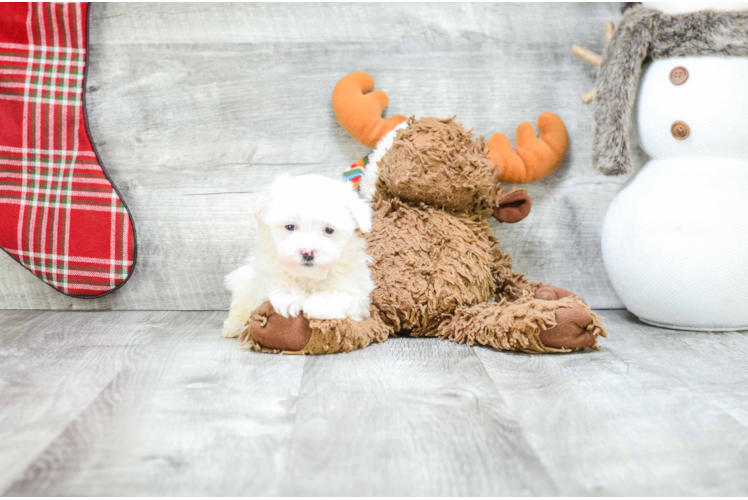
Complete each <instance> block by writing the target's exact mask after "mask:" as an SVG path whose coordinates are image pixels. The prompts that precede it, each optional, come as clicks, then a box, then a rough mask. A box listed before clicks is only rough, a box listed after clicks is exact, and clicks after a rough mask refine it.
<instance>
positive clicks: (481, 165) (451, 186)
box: [379, 117, 498, 216]
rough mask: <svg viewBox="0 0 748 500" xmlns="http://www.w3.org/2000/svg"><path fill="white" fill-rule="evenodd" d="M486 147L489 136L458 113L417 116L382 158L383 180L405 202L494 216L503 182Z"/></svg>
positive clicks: (410, 121)
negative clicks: (461, 120) (476, 134)
mask: <svg viewBox="0 0 748 500" xmlns="http://www.w3.org/2000/svg"><path fill="white" fill-rule="evenodd" d="M483 149H484V144H483V138H482V137H479V138H477V139H476V138H475V137H474V134H473V131H472V130H468V131H466V130H465V129H464V127H463V126H462V124H461V123H457V122H455V121H454V117H452V118H447V119H444V120H442V119H438V118H421V119H420V120H416V119H415V118H411V119H410V120H408V128H406V129H404V130H401V131H400V132H399V133H398V134H397V137H396V138H395V141H394V142H393V143H392V147H391V148H390V149H389V151H387V154H385V155H384V157H383V158H382V161H381V162H379V178H380V179H381V180H382V181H383V182H384V185H385V187H386V188H387V190H388V191H389V193H390V194H391V195H392V196H394V197H397V198H400V199H401V200H404V201H409V202H416V203H426V204H429V205H432V206H435V207H440V208H442V209H445V210H449V211H451V212H468V213H476V212H477V213H481V214H484V213H487V214H490V213H491V211H492V210H493V206H491V205H490V203H489V202H490V201H493V200H494V198H495V196H496V188H497V187H498V186H497V183H496V177H495V174H494V165H493V163H491V161H489V159H488V158H487V157H486V154H485V152H484V151H483ZM486 216H487V215H486Z"/></svg>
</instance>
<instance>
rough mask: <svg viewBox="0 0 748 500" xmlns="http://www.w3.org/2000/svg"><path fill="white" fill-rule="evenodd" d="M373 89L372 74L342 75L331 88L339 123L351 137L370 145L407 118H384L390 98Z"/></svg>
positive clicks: (373, 145)
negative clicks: (383, 114)
mask: <svg viewBox="0 0 748 500" xmlns="http://www.w3.org/2000/svg"><path fill="white" fill-rule="evenodd" d="M372 90H374V79H372V77H370V76H369V75H367V74H366V73H351V74H350V75H348V76H345V77H343V78H342V79H341V80H340V81H339V82H338V84H337V85H335V90H333V91H332V109H333V110H334V111H335V117H336V118H337V119H338V123H340V125H341V126H342V127H343V128H344V129H345V131H346V132H348V133H349V134H351V137H353V138H354V139H356V140H357V141H358V142H360V143H362V144H365V145H367V146H369V147H371V148H373V147H375V146H376V145H377V143H378V142H379V140H380V139H381V138H382V137H384V136H385V135H386V134H387V132H389V131H390V130H392V129H393V128H395V127H397V126H398V125H399V124H400V123H401V122H404V121H405V120H407V118H406V117H405V116H402V115H396V116H393V117H392V118H387V119H386V120H384V119H382V112H383V111H384V108H386V107H387V103H389V101H390V99H389V98H388V97H387V94H385V93H384V92H382V91H381V90H376V91H374V92H372Z"/></svg>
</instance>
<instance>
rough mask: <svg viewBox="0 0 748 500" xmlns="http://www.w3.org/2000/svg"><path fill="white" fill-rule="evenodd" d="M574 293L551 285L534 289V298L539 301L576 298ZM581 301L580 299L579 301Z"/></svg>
mask: <svg viewBox="0 0 748 500" xmlns="http://www.w3.org/2000/svg"><path fill="white" fill-rule="evenodd" d="M576 296H577V295H576V294H575V293H572V292H570V291H569V290H565V289H563V288H561V287H557V286H553V285H540V286H539V287H537V288H536V289H535V298H536V299H540V300H558V299H563V298H564V297H576ZM580 300H581V299H580Z"/></svg>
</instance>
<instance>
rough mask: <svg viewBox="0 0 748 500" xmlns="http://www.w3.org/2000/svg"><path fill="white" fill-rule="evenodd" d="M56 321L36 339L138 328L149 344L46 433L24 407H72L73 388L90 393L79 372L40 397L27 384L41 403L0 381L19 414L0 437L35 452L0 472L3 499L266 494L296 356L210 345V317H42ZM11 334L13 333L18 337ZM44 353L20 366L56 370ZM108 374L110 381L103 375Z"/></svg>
mask: <svg viewBox="0 0 748 500" xmlns="http://www.w3.org/2000/svg"><path fill="white" fill-rule="evenodd" d="M16 314H17V315H18V314H19V313H16ZM60 314H67V318H68V321H67V322H62V324H63V325H65V328H64V329H63V333H61V334H58V333H57V329H56V328H54V327H51V326H50V325H49V324H48V323H47V324H44V323H42V327H43V328H44V330H43V331H45V333H47V335H49V333H50V332H55V334H54V337H57V338H62V337H64V339H70V338H72V339H74V340H73V342H78V341H80V338H83V339H86V338H90V337H93V336H95V335H96V334H101V337H102V338H110V339H111V338H112V337H114V336H115V335H118V334H121V333H122V332H121V327H122V326H124V325H128V326H130V328H131V329H132V331H134V332H137V331H139V330H145V332H143V333H144V334H145V335H146V336H147V337H148V338H149V342H148V343H147V345H146V348H145V349H143V350H141V351H140V353H139V354H140V355H139V356H138V360H137V362H133V363H129V364H126V365H122V366H118V365H119V364H112V367H111V368H110V370H109V371H108V372H107V371H104V372H105V373H109V374H110V376H109V379H110V380H109V382H108V383H107V384H106V385H105V387H103V388H101V387H99V388H98V390H97V391H96V393H95V394H94V397H93V398H90V400H89V401H87V405H86V406H85V409H83V410H82V411H80V410H78V411H75V412H74V414H72V415H69V418H68V419H67V420H66V422H65V423H66V425H65V426H63V427H59V426H54V427H53V426H50V422H48V421H47V418H45V415H44V414H41V413H39V412H38V411H37V410H34V409H33V408H32V406H36V405H39V404H40V403H41V404H49V403H52V402H55V401H65V402H66V403H68V402H69V401H70V402H72V401H75V400H77V399H80V397H81V396H82V395H83V394H82V391H81V389H80V388H79V386H80V385H81V384H83V385H84V386H85V385H87V384H89V382H88V381H87V380H86V379H85V377H86V376H88V375H89V374H87V373H80V372H78V371H76V370H75V368H74V367H68V370H67V372H66V373H65V376H66V377H68V380H67V381H66V382H67V383H65V384H59V385H57V386H55V387H53V388H52V389H50V388H43V387H41V388H40V387H38V385H43V382H42V381H38V382H37V381H35V382H36V383H35V384H34V385H33V388H36V389H40V390H41V389H44V390H46V391H47V392H46V394H45V395H44V396H45V397H42V398H41V401H39V400H37V399H36V398H35V397H34V396H35V395H34V394H28V395H26V397H24V394H23V393H22V391H21V389H22V387H19V386H18V383H17V382H15V381H14V380H13V379H10V380H8V382H9V383H8V384H7V387H8V388H9V389H11V390H13V389H15V390H14V399H11V400H10V401H11V403H13V402H14V401H15V402H16V405H17V406H22V405H25V406H28V407H29V408H28V411H27V412H26V415H25V418H23V419H22V418H21V415H20V414H19V413H17V412H14V413H13V415H12V416H11V415H10V414H9V415H8V417H9V418H13V419H14V420H13V421H11V422H8V423H7V424H8V425H7V426H6V425H4V426H3V430H4V431H5V432H7V433H9V434H10V433H12V432H14V431H15V432H16V433H17V431H18V430H22V431H24V433H22V434H21V435H20V437H19V436H17V437H16V438H15V439H16V441H17V442H18V443H19V449H18V453H17V455H18V454H19V453H20V452H21V451H22V449H21V447H20V445H22V444H24V443H25V444H26V445H29V444H37V445H38V446H36V447H35V448H31V449H30V448H29V447H28V446H27V447H26V448H25V450H26V454H25V455H22V458H25V459H26V460H28V459H33V463H32V464H30V465H29V464H28V462H24V461H22V462H21V465H20V466H16V467H14V468H13V469H12V470H11V471H8V470H7V469H5V470H3V472H2V473H0V478H2V481H0V485H5V486H8V483H11V484H10V487H9V488H7V490H6V491H5V494H7V495H73V496H78V495H80V496H89V495H94V496H97V495H102V496H104V495H112V494H115V493H116V494H118V495H140V494H150V495H219V494H220V495H232V496H236V495H267V494H273V493H276V492H277V490H278V488H279V485H280V484H281V473H282V472H283V469H282V465H283V458H284V455H285V452H284V447H283V443H284V441H287V440H288V438H290V433H291V429H292V425H293V422H294V417H295V413H294V408H295V403H296V399H297V395H298V391H299V386H300V381H301V375H302V370H303V362H304V360H303V358H299V357H280V356H257V355H252V354H248V353H246V352H244V351H242V350H240V349H238V347H237V346H238V344H237V342H236V341H235V340H227V339H222V338H221V337H220V330H219V328H220V324H221V319H222V318H221V316H222V315H221V313H212V312H211V313H193V312H179V313H174V312H170V313H158V315H157V316H156V319H158V320H160V321H153V319H150V318H148V315H150V316H151V317H153V316H154V313H129V312H127V313H116V314H115V313H109V314H107V313H90V314H88V315H86V316H88V317H89V318H90V317H91V315H92V314H93V321H91V320H89V321H86V322H85V323H84V324H82V321H81V319H82V317H83V315H82V313H58V315H57V316H55V317H54V318H49V313H47V314H45V315H43V318H49V319H50V320H52V319H56V321H57V322H58V324H59V323H60V320H59V316H60ZM32 319H33V321H35V322H36V321H38V318H29V319H27V320H26V323H28V322H29V321H30V320H32ZM148 319H150V324H149V326H148V327H146V326H147V325H146V322H147V321H148ZM107 320H108V321H107ZM106 323H114V326H115V328H113V329H112V331H111V332H107V328H108V327H109V326H108V325H107V326H106V327H105V326H104V324H106ZM13 326H15V325H13V324H11V330H12V331H13V330H16V329H17V328H13ZM75 329H78V331H77V332H76V331H75ZM64 332H66V333H64ZM18 333H20V330H19V331H18ZM126 336H127V335H126ZM47 340H49V339H47ZM28 343H31V344H34V345H36V344H38V343H39V341H38V339H37V340H36V341H34V340H33V339H32V340H31V341H28ZM102 343H104V344H105V342H102ZM125 343H127V342H125ZM39 347H41V346H39ZM45 347H47V348H48V349H52V350H51V351H48V352H46V353H44V354H42V353H41V352H38V353H37V355H36V356H29V357H31V359H30V360H29V361H33V362H36V363H52V364H54V363H55V362H58V360H57V357H56V350H55V347H57V346H56V345H55V343H53V342H49V343H48V344H47V345H46V346H45ZM95 352H97V353H98V354H99V355H98V356H97V357H96V363H97V365H105V364H108V363H111V362H112V361H116V357H113V356H111V355H110V354H108V353H107V352H106V351H105V350H102V349H99V350H97V351H95ZM92 354H93V353H92ZM75 357H77V356H75ZM92 357H93V355H92ZM29 368H32V367H31V366H30V367H29ZM40 371H41V372H42V373H44V374H45V375H46V376H48V377H49V376H53V375H54V372H50V371H49V370H40ZM111 372H116V374H115V375H114V376H113V377H112V376H111ZM0 373H5V370H3V371H2V372H0ZM25 375H27V376H37V377H40V376H41V375H37V374H35V373H34V372H29V373H25ZM103 376H104V375H103V374H102V375H100V377H103ZM36 397H39V396H36ZM3 401H5V399H3ZM4 423H5V422H4ZM54 423H56V422H54ZM39 428H41V429H43V430H45V431H46V433H50V432H55V434H56V436H55V439H54V440H53V442H52V443H51V444H50V442H49V441H48V440H44V441H42V439H41V437H40V436H37V435H36V434H35V432H34V431H36V430H37V429H39ZM39 448H41V452H39V451H37V450H38V449H39ZM35 454H36V455H38V456H35ZM16 458H18V457H16ZM24 469H25V470H24ZM19 471H21V472H22V474H19V473H18V472H19ZM3 489H4V488H0V491H3Z"/></svg>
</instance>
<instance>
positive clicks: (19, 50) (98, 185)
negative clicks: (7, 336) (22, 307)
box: [0, 3, 136, 297]
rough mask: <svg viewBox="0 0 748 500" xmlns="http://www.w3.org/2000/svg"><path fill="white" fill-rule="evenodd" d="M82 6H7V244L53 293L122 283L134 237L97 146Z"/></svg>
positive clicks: (0, 59)
mask: <svg viewBox="0 0 748 500" xmlns="http://www.w3.org/2000/svg"><path fill="white" fill-rule="evenodd" d="M87 12H88V6H87V5H85V4H72V3H71V4H50V3H34V4H25V3H24V4H21V3H4V4H0V247H2V249H3V250H5V251H6V252H7V253H8V254H10V255H11V256H12V257H13V258H14V259H16V260H17V261H18V262H20V263H21V264H22V265H23V266H24V267H26V268H27V269H28V270H29V271H31V272H32V273H34V274H36V275H37V276H38V277H39V278H40V279H41V280H42V281H44V282H46V283H47V284H49V285H50V286H52V287H53V288H55V289H56V290H58V291H60V292H62V293H64V294H67V295H71V296H75V297H94V296H100V295H103V294H105V293H107V292H111V291H113V290H115V289H116V288H118V287H120V286H122V285H123V284H124V283H125V281H127V279H128V278H129V277H130V274H131V273H132V270H133V267H134V265H135V254H136V246H135V231H134V228H133V224H132V219H131V217H130V214H129V212H128V209H127V207H126V206H125V204H124V202H123V201H122V198H121V197H120V196H119V193H118V192H117V189H116V188H115V187H114V185H113V184H112V182H111V180H110V179H109V177H108V176H107V174H106V172H105V171H104V169H103V168H102V166H101V161H100V160H99V157H98V155H97V153H96V151H95V150H94V148H93V146H92V145H91V141H90V139H89V135H88V129H87V126H86V110H85V106H84V95H85V94H84V93H85V80H86V38H87V33H86V26H87Z"/></svg>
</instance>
